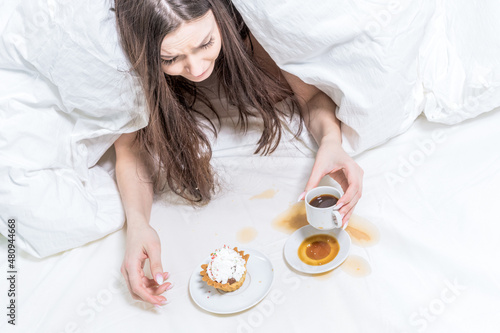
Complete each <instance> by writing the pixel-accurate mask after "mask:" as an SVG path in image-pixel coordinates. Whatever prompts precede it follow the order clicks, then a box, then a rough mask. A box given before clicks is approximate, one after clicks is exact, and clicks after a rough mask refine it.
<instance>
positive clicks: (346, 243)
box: [283, 225, 351, 274]
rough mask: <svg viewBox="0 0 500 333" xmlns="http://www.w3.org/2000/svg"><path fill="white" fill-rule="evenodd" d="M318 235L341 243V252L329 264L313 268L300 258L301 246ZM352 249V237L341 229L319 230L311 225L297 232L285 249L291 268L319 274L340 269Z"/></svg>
mask: <svg viewBox="0 0 500 333" xmlns="http://www.w3.org/2000/svg"><path fill="white" fill-rule="evenodd" d="M316 234H327V235H331V236H333V237H335V238H336V239H337V241H338V242H339V246H340V250H339V253H338V254H337V256H336V257H335V258H334V259H333V260H332V261H330V262H329V263H327V264H324V265H320V266H312V265H308V264H306V263H304V262H303V261H302V260H300V258H299V246H300V244H302V242H303V241H304V240H305V239H306V238H307V237H310V236H313V235H316ZM350 249H351V237H349V234H348V233H347V232H346V231H345V230H342V229H341V228H338V229H332V230H318V229H316V228H314V227H312V226H310V225H306V226H304V227H302V228H300V229H299V230H297V231H295V232H294V233H293V234H292V235H291V236H290V237H289V238H288V239H287V241H286V243H285V247H284V249H283V251H284V254H285V259H286V261H287V262H288V264H289V265H290V266H292V267H293V268H294V269H296V270H297V271H299V272H302V273H308V274H318V273H324V272H328V271H331V270H332V269H334V268H336V267H338V266H339V265H340V264H342V263H343V262H344V260H346V259H347V256H348V255H349V250H350Z"/></svg>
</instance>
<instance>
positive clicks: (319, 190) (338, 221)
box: [304, 186, 342, 230]
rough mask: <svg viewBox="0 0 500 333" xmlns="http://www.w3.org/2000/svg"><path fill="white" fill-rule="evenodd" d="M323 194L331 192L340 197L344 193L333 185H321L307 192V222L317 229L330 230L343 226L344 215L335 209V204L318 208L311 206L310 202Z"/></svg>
mask: <svg viewBox="0 0 500 333" xmlns="http://www.w3.org/2000/svg"><path fill="white" fill-rule="evenodd" d="M322 194H330V195H333V196H334V197H336V198H337V199H340V197H341V196H342V193H341V192H340V191H339V190H337V189H336V188H335V187H331V186H319V187H315V188H313V189H312V190H310V191H309V192H307V194H306V197H305V199H304V200H305V202H306V215H307V222H309V224H310V225H312V226H313V227H314V228H316V229H321V230H330V229H335V228H341V227H342V216H340V213H339V211H338V210H336V209H334V208H333V207H335V206H330V207H325V208H318V207H314V206H311V204H310V203H309V202H311V200H312V199H314V198H315V197H317V196H319V195H322Z"/></svg>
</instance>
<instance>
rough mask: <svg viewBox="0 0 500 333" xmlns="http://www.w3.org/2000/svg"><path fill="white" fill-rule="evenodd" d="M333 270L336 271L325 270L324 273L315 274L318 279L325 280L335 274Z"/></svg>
mask: <svg viewBox="0 0 500 333" xmlns="http://www.w3.org/2000/svg"><path fill="white" fill-rule="evenodd" d="M333 272H334V271H328V272H324V273H319V274H314V275H313V276H314V277H315V278H316V279H318V280H322V281H325V280H329V279H330V278H331V277H332V276H333Z"/></svg>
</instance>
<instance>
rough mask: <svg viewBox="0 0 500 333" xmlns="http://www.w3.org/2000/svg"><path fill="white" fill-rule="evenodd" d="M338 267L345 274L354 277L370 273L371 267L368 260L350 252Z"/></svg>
mask: <svg viewBox="0 0 500 333" xmlns="http://www.w3.org/2000/svg"><path fill="white" fill-rule="evenodd" d="M340 268H341V269H342V270H343V271H344V272H346V273H347V274H349V275H351V276H355V277H363V276H367V275H370V274H371V272H372V268H371V266H370V264H369V263H368V261H366V259H364V258H363V257H360V256H357V255H354V254H351V255H349V257H347V259H346V260H345V261H344V263H343V264H342V265H340Z"/></svg>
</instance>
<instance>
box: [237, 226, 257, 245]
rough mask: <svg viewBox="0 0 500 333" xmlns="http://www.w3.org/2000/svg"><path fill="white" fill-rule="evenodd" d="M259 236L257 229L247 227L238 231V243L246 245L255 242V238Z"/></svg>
mask: <svg viewBox="0 0 500 333" xmlns="http://www.w3.org/2000/svg"><path fill="white" fill-rule="evenodd" d="M257 234H258V232H257V229H255V228H254V227H247V228H243V229H241V230H240V231H238V233H237V234H236V239H237V240H238V242H240V243H243V244H246V243H250V242H251V241H253V240H254V239H255V237H257Z"/></svg>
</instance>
